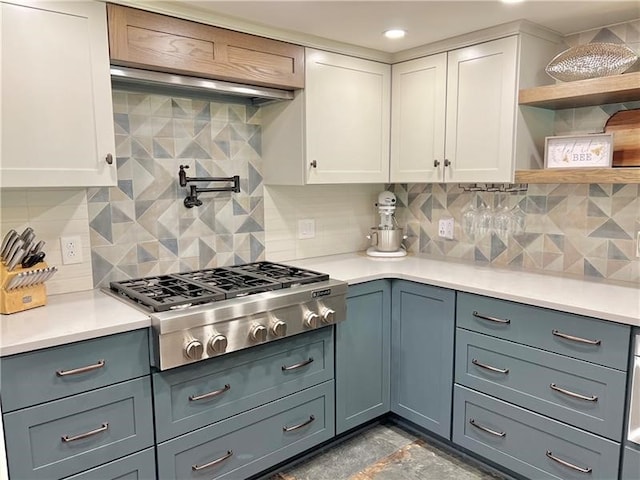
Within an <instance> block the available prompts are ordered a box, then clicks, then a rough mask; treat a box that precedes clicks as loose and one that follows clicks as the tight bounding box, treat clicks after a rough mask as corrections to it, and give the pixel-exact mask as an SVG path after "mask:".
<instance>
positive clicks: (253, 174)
mask: <svg viewBox="0 0 640 480" xmlns="http://www.w3.org/2000/svg"><path fill="white" fill-rule="evenodd" d="M248 173H249V175H248V182H247V193H248V194H249V195H251V194H252V193H253V192H255V190H256V188H258V187H259V186H260V185H261V184H262V175H260V172H258V170H256V168H255V167H254V166H253V165H251V164H250V163H249V165H248Z"/></svg>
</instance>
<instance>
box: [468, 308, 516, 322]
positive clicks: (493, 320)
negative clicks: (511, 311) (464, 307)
mask: <svg viewBox="0 0 640 480" xmlns="http://www.w3.org/2000/svg"><path fill="white" fill-rule="evenodd" d="M473 316H474V317H476V318H481V319H483V320H489V321H490V322H494V323H503V324H505V325H508V324H510V323H511V320H509V319H508V318H496V317H490V316H489V315H482V314H481V313H478V312H475V311H474V312H473Z"/></svg>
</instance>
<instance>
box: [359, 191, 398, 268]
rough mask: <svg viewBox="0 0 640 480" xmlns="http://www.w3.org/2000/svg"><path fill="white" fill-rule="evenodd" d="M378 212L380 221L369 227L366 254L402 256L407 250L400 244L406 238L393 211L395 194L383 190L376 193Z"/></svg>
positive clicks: (394, 209)
mask: <svg viewBox="0 0 640 480" xmlns="http://www.w3.org/2000/svg"><path fill="white" fill-rule="evenodd" d="M376 206H377V207H378V214H379V215H380V223H379V225H378V226H377V227H371V233H370V234H369V235H367V238H368V239H370V240H371V246H370V247H369V248H367V255H369V256H372V257H404V256H405V255H406V254H407V250H406V249H405V247H404V245H403V244H402V240H404V239H406V238H407V236H406V235H404V233H403V231H402V229H401V228H400V227H399V226H398V222H397V221H396V217H395V215H394V212H395V211H396V196H395V195H394V194H393V192H389V191H386V190H385V191H384V192H382V193H380V195H378V202H377V203H376Z"/></svg>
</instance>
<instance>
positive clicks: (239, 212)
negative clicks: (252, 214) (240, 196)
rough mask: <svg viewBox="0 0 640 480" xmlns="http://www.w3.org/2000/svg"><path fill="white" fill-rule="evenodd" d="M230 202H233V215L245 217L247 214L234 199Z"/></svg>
mask: <svg viewBox="0 0 640 480" xmlns="http://www.w3.org/2000/svg"><path fill="white" fill-rule="evenodd" d="M232 201H233V214H234V215H246V214H247V213H249V212H247V211H246V210H245V209H244V207H243V206H242V205H240V204H239V203H238V202H237V201H236V200H235V199H233V200H232Z"/></svg>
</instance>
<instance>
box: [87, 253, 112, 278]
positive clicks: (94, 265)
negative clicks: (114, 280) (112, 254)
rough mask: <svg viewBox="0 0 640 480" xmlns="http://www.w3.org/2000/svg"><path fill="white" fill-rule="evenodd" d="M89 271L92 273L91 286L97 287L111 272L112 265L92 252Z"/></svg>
mask: <svg viewBox="0 0 640 480" xmlns="http://www.w3.org/2000/svg"><path fill="white" fill-rule="evenodd" d="M91 270H92V273H93V286H94V287H98V286H100V285H102V282H103V281H104V280H107V279H108V275H109V273H111V271H112V270H113V265H112V264H111V263H109V261H107V260H106V259H105V258H103V257H102V256H101V255H98V254H97V253H95V252H93V251H92V252H91Z"/></svg>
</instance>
